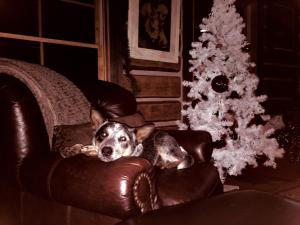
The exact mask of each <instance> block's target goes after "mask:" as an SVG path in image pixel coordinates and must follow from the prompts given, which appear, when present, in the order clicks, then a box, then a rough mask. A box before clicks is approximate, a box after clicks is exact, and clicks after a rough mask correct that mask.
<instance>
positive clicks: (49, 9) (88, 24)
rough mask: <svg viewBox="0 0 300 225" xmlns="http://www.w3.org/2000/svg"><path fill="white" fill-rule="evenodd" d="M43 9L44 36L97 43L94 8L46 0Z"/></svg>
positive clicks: (57, 0) (58, 0)
mask: <svg viewBox="0 0 300 225" xmlns="http://www.w3.org/2000/svg"><path fill="white" fill-rule="evenodd" d="M42 9H43V10H42V14H43V36H44V37H48V38H56V39H63V40H71V41H80V42H88V43H95V16H94V11H95V9H94V8H91V7H85V6H81V5H77V4H74V3H69V2H64V1H60V0H52V1H49V0H44V1H43V2H42Z"/></svg>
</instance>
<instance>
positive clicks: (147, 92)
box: [122, 75, 181, 98]
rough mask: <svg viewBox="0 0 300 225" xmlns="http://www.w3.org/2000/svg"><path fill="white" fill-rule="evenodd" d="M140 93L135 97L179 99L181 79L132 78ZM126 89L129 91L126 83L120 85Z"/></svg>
mask: <svg viewBox="0 0 300 225" xmlns="http://www.w3.org/2000/svg"><path fill="white" fill-rule="evenodd" d="M134 78H135V79H136V82H137V85H138V87H139V88H140V92H138V93H137V94H136V97H140V98H180V96H181V79H180V77H171V76H170V77H161V76H151V75H145V76H140V75H138V76H134ZM122 86H124V87H125V88H126V89H128V90H131V86H130V84H129V83H128V82H126V83H125V82H124V83H123V84H122Z"/></svg>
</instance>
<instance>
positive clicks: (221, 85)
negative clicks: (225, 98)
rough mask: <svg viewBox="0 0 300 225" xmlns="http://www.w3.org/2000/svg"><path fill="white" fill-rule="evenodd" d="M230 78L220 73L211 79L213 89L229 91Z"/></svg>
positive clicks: (219, 91) (221, 91) (220, 91)
mask: <svg viewBox="0 0 300 225" xmlns="http://www.w3.org/2000/svg"><path fill="white" fill-rule="evenodd" d="M228 83H229V80H228V78H227V77H226V76H225V75H218V76H216V77H215V78H214V79H213V80H212V81H211V86H212V89H213V90H214V91H215V92H218V93H223V92H225V91H228Z"/></svg>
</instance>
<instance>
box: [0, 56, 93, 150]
mask: <svg viewBox="0 0 300 225" xmlns="http://www.w3.org/2000/svg"><path fill="white" fill-rule="evenodd" d="M1 73H2V74H3V73H5V74H8V75H11V76H14V77H16V78H17V79H19V80H20V81H22V82H23V83H25V84H26V86H27V87H28V88H29V89H30V90H31V91H32V93H33V94H34V96H35V97H36V99H37V101H38V103H39V106H40V109H41V112H42V114H43V117H44V121H45V124H46V128H47V132H48V135H49V143H50V145H51V143H52V136H53V128H54V126H56V125H73V124H80V123H86V122H88V121H89V110H90V103H89V102H88V100H87V99H86V98H85V96H84V95H83V94H82V92H81V91H80V90H79V89H78V88H77V87H76V86H75V85H74V84H73V83H72V82H71V81H69V80H68V79H67V78H66V77H64V76H62V75H61V74H59V73H57V72H55V71H53V70H50V69H48V68H46V67H43V66H40V65H37V64H31V63H26V62H23V61H18V60H13V59H6V58H0V75H1Z"/></svg>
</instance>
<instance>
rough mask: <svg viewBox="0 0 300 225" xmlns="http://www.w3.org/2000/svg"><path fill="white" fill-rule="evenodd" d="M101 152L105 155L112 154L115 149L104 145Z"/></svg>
mask: <svg viewBox="0 0 300 225" xmlns="http://www.w3.org/2000/svg"><path fill="white" fill-rule="evenodd" d="M101 152H102V154H103V155H104V156H110V155H111V154H112V153H113V149H112V148H111V147H104V148H102V150H101Z"/></svg>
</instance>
